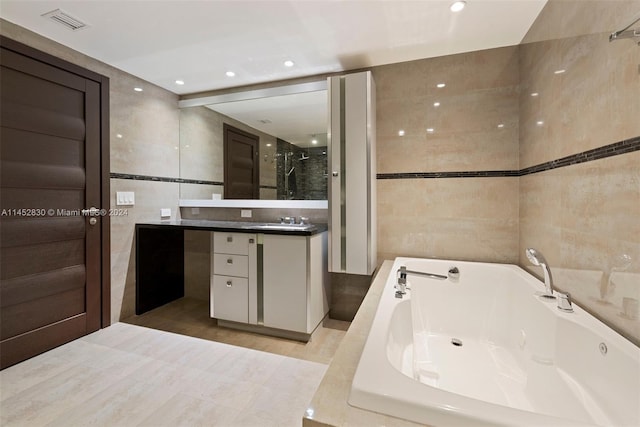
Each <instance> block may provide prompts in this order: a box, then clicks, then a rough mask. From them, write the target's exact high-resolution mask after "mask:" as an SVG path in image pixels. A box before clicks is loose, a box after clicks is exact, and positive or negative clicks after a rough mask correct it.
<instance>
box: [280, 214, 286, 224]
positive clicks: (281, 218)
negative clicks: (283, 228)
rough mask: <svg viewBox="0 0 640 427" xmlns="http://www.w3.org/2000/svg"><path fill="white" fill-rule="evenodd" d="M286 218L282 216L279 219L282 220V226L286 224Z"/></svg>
mask: <svg viewBox="0 0 640 427" xmlns="http://www.w3.org/2000/svg"><path fill="white" fill-rule="evenodd" d="M285 218H286V217H284V216H281V217H280V218H279V219H280V224H284V220H285Z"/></svg>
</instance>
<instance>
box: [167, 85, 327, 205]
mask: <svg viewBox="0 0 640 427" xmlns="http://www.w3.org/2000/svg"><path fill="white" fill-rule="evenodd" d="M179 106H180V147H179V149H180V178H181V180H182V183H181V184H180V198H181V199H191V200H194V199H205V200H211V199H218V198H223V194H224V191H223V188H224V187H223V186H224V182H223V181H224V167H225V166H224V135H223V128H224V126H225V125H227V126H232V127H234V128H236V129H239V130H240V131H242V132H246V133H249V134H252V135H255V136H257V137H258V140H259V143H258V162H257V163H258V166H257V168H258V173H259V177H260V179H259V181H260V183H259V184H260V199H263V200H326V199H327V111H328V107H327V90H326V81H318V82H311V83H303V84H297V85H288V86H279V87H273V88H268V89H260V90H253V91H247V92H234V93H230V94H224V95H216V96H209V97H202V98H194V99H187V100H182V101H180V103H179Z"/></svg>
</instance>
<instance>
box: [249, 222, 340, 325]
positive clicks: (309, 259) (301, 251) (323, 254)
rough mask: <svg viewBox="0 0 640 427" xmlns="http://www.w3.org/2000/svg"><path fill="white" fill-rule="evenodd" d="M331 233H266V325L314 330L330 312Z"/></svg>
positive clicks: (264, 279) (264, 252)
mask: <svg viewBox="0 0 640 427" xmlns="http://www.w3.org/2000/svg"><path fill="white" fill-rule="evenodd" d="M327 234H328V233H326V232H324V233H319V234H316V235H313V236H287V235H278V234H270V235H264V237H263V251H262V252H263V263H262V265H263V313H264V326H266V327H270V328H277V329H283V330H288V331H295V332H300V333H303V334H310V333H311V332H313V330H314V329H315V328H316V327H317V326H318V324H319V323H320V321H322V319H323V318H324V316H325V315H326V314H327V313H328V311H329V295H328V286H327V283H328V271H327Z"/></svg>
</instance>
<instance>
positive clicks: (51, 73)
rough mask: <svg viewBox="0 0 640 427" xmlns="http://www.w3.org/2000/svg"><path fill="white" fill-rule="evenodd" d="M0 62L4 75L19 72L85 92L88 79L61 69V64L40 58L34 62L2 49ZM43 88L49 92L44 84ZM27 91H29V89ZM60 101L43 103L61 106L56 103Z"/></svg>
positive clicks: (9, 50)
mask: <svg viewBox="0 0 640 427" xmlns="http://www.w3.org/2000/svg"><path fill="white" fill-rule="evenodd" d="M3 45H4V43H3ZM0 62H1V63H2V66H3V70H2V73H3V74H4V73H5V72H6V73H9V72H11V71H17V72H18V73H22V74H27V75H29V76H33V77H37V78H38V79H39V80H40V82H48V83H54V84H57V85H60V86H62V87H67V88H71V89H76V90H78V91H83V90H84V88H85V85H86V81H87V78H85V77H83V76H81V75H79V74H78V73H76V72H75V71H71V72H69V71H67V70H65V69H63V68H62V67H60V65H59V64H48V63H46V61H43V60H42V59H40V58H38V59H37V60H35V61H34V60H33V59H32V58H30V57H29V56H25V55H23V54H21V53H19V52H15V51H14V50H13V49H2V51H1V52H0ZM0 84H1V82H0ZM9 86H10V85H9ZM43 87H44V88H45V90H47V88H46V87H45V86H44V83H43ZM26 89H27V90H28V88H26ZM9 93H11V92H9ZM41 94H42V93H40V95H41ZM35 95H36V96H35V97H34V99H37V98H38V93H36V94H35ZM59 99H60V98H53V99H51V100H48V99H45V100H42V101H41V102H42V104H43V105H56V104H59V103H58V102H56V101H59Z"/></svg>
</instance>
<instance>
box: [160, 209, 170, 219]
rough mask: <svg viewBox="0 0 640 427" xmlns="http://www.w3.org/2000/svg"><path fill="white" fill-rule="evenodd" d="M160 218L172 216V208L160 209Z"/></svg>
mask: <svg viewBox="0 0 640 427" xmlns="http://www.w3.org/2000/svg"><path fill="white" fill-rule="evenodd" d="M160 218H171V208H166V209H165V208H163V209H160Z"/></svg>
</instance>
